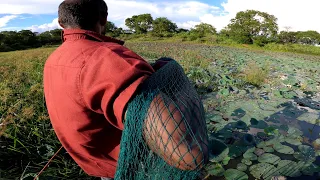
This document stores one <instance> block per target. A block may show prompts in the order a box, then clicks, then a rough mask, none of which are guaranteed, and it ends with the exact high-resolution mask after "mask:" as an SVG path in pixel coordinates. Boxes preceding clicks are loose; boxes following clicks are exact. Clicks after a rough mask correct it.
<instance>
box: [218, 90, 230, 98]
mask: <svg viewBox="0 0 320 180" xmlns="http://www.w3.org/2000/svg"><path fill="white" fill-rule="evenodd" d="M219 95H221V96H223V97H227V96H229V95H230V91H229V89H222V90H220V91H219Z"/></svg>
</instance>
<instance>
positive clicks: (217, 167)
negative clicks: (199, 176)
mask: <svg viewBox="0 0 320 180" xmlns="http://www.w3.org/2000/svg"><path fill="white" fill-rule="evenodd" d="M205 169H206V171H207V172H208V174H210V175H213V176H218V177H220V176H223V174H224V172H225V170H224V168H223V167H222V165H221V164H219V163H212V164H210V165H209V166H207V167H206V168H205Z"/></svg>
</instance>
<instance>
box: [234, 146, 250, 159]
mask: <svg viewBox="0 0 320 180" xmlns="http://www.w3.org/2000/svg"><path fill="white" fill-rule="evenodd" d="M229 149H230V152H229V156H230V157H232V158H236V157H239V156H241V155H242V154H243V153H244V152H246V150H247V149H248V147H247V146H238V145H231V146H230V147H229Z"/></svg>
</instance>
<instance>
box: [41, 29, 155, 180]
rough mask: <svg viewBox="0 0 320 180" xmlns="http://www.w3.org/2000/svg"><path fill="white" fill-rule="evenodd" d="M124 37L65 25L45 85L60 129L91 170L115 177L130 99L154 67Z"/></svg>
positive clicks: (46, 71)
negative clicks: (107, 35) (130, 48)
mask: <svg viewBox="0 0 320 180" xmlns="http://www.w3.org/2000/svg"><path fill="white" fill-rule="evenodd" d="M121 44H123V42H121V41H117V40H114V39H112V38H107V37H105V36H101V35H99V34H97V33H94V32H91V31H85V30H64V43H63V44H62V45H61V46H60V47H59V48H58V49H57V50H56V51H55V52H54V53H53V54H52V55H51V56H50V57H49V59H48V60H47V62H46V65H45V69H44V90H45V97H46V103H47V107H48V112H49V115H50V119H51V122H52V125H53V127H54V129H55V132H56V134H57V136H58V138H59V140H60V141H61V143H62V144H63V145H64V147H65V148H66V150H67V151H68V153H69V154H70V155H71V156H72V157H73V159H74V160H75V161H76V162H77V163H78V164H79V166H81V168H82V169H83V170H85V171H86V173H88V174H89V175H92V176H97V177H113V176H114V173H115V171H116V166H117V159H118V155H119V149H120V145H119V144H120V140H121V134H122V130H123V123H122V122H123V117H124V112H125V109H126V106H127V104H128V101H129V100H130V99H131V98H132V97H133V95H134V93H135V91H136V89H137V87H138V86H139V84H141V83H142V82H143V80H145V79H146V78H147V77H148V76H149V75H151V74H152V73H153V72H154V70H153V68H152V67H151V66H150V65H149V64H148V63H147V62H145V61H144V60H143V59H142V58H141V57H139V56H138V55H136V54H135V53H133V52H132V51H130V50H128V49H126V48H124V47H123V46H122V45H121Z"/></svg>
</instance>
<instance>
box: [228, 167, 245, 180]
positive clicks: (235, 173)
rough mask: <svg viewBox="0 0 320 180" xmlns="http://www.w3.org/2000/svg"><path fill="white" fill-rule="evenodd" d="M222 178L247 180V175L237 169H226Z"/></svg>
mask: <svg viewBox="0 0 320 180" xmlns="http://www.w3.org/2000/svg"><path fill="white" fill-rule="evenodd" d="M224 177H225V178H226V180H247V179H249V177H248V175H247V174H246V173H244V172H242V171H239V170H237V169H228V170H226V171H225V172H224Z"/></svg>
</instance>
